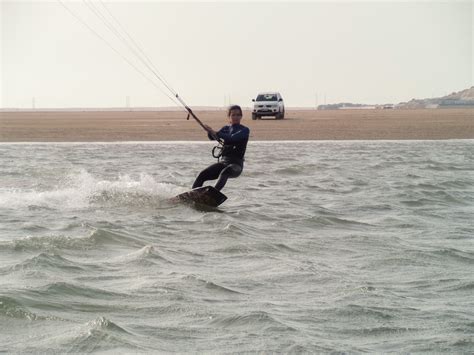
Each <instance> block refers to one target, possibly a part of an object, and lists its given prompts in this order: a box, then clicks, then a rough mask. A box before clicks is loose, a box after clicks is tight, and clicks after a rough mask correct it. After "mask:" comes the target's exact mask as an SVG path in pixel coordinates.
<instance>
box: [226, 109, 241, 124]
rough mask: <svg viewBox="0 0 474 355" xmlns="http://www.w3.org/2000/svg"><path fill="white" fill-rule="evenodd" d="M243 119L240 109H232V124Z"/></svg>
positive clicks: (230, 118)
mask: <svg viewBox="0 0 474 355" xmlns="http://www.w3.org/2000/svg"><path fill="white" fill-rule="evenodd" d="M241 119H242V113H241V112H240V110H231V111H230V116H229V122H230V124H239V123H240V120H241Z"/></svg>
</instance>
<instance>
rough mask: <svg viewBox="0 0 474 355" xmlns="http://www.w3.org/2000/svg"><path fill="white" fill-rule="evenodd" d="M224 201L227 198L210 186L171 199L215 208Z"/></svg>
mask: <svg viewBox="0 0 474 355" xmlns="http://www.w3.org/2000/svg"><path fill="white" fill-rule="evenodd" d="M225 200H227V196H226V195H224V194H223V193H222V192H220V191H218V190H216V189H215V188H214V187H212V186H204V187H198V188H195V189H193V190H191V191H187V192H184V193H182V194H179V195H178V196H176V197H174V198H173V201H183V202H195V203H198V204H201V205H206V206H211V207H217V206H219V205H220V204H222V203H223V202H224V201H225Z"/></svg>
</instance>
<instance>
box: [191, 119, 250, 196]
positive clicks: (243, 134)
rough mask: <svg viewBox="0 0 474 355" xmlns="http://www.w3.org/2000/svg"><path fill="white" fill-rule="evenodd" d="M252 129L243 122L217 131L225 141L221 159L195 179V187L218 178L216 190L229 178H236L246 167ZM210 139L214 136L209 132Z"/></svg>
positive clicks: (218, 135)
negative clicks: (246, 151)
mask: <svg viewBox="0 0 474 355" xmlns="http://www.w3.org/2000/svg"><path fill="white" fill-rule="evenodd" d="M249 133H250V130H249V129H248V127H245V126H242V125H241V124H236V125H228V126H224V127H222V128H221V130H220V131H219V132H217V137H219V138H220V139H222V140H223V141H224V147H223V149H222V155H221V158H220V161H219V162H218V163H216V164H212V165H211V166H209V167H207V168H206V169H204V170H203V171H201V173H200V174H199V175H198V177H197V178H196V181H194V184H193V189H194V188H196V187H201V186H202V185H203V184H204V182H205V181H207V180H215V179H217V178H219V180H217V183H216V186H215V188H216V190H221V189H222V188H223V187H224V185H225V183H226V182H227V179H228V178H236V177H237V176H239V175H240V174H241V173H242V170H243V168H244V155H245V150H246V148H247V142H248V140H249ZM208 137H209V139H211V140H214V138H213V137H212V136H211V135H210V134H208Z"/></svg>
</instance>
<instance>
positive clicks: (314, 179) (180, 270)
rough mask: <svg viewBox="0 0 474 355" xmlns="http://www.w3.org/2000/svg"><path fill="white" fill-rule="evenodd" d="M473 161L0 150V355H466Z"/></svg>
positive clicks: (432, 147) (413, 146) (184, 147)
mask: <svg viewBox="0 0 474 355" xmlns="http://www.w3.org/2000/svg"><path fill="white" fill-rule="evenodd" d="M473 144H474V142H473V141H439V142H423V141H418V142H298V143H284V144H282V143H281V142H266V143H252V142H251V143H250V144H249V147H248V153H247V154H248V155H247V160H246V165H245V170H244V172H243V174H242V176H241V177H239V178H238V179H230V180H229V181H228V185H227V186H226V188H225V190H224V193H225V194H226V195H227V196H228V200H227V201H226V203H225V204H224V205H222V207H221V208H219V209H217V210H216V209H214V210H205V209H199V208H196V207H195V206H192V205H181V204H171V203H169V202H168V199H169V198H170V197H171V196H174V195H175V194H178V193H181V192H183V191H184V190H186V189H187V188H188V187H189V186H191V185H192V183H193V180H194V177H195V176H196V174H197V173H198V171H199V170H200V169H201V168H203V167H205V166H207V165H208V164H210V163H212V162H213V160H212V159H211V158H208V154H209V146H208V145H206V144H194V143H180V144H173V143H160V144H153V143H146V144H141V143H129V144H72V145H71V144H59V145H54V144H41V145H29V144H23V145H18V144H16V145H9V144H1V145H0V166H2V167H4V169H3V170H2V171H1V172H0V180H1V181H2V186H0V227H1V228H0V255H1V258H0V284H1V285H2V286H1V290H0V319H2V320H3V322H0V333H1V334H2V337H3V338H2V349H1V350H2V351H5V352H12V353H16V352H18V353H30V352H31V353H43V352H58V353H63V352H75V353H77V352H79V353H82V352H110V353H112V352H113V353H129V352H132V353H133V352H172V353H176V352H178V353H187V352H198V353H225V352H231V353H233V352H250V353H254V352H262V353H266V352H275V353H292V352H303V353H306V352H342V353H345V352H371V353H374V352H375V353H378V352H457V353H469V352H471V351H472V346H473V343H472V341H471V339H470V338H469V337H468V336H467V334H469V333H470V332H472V329H473V324H474V314H473V313H472V311H471V310H470V309H471V308H472V307H471V306H472V301H471V298H472V297H471V293H472V290H473V289H474V286H473V285H474V279H473V277H472V270H471V269H472V265H473V261H474V249H473V247H472V242H471V241H472V236H473V233H474V225H473V224H472V216H473V214H474V207H473V206H474V157H473V155H472V150H473V147H474V145H473ZM20 148H21V149H20ZM31 157H34V158H35V159H31ZM25 339H28V341H25Z"/></svg>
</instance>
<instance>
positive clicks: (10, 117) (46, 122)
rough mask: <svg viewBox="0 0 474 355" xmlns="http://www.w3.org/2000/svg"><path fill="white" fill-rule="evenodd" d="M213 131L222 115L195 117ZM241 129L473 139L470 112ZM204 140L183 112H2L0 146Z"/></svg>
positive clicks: (327, 115)
mask: <svg viewBox="0 0 474 355" xmlns="http://www.w3.org/2000/svg"><path fill="white" fill-rule="evenodd" d="M195 113H196V114H197V116H198V117H199V118H200V119H201V120H202V121H203V122H204V123H206V124H208V125H210V126H211V127H213V128H215V129H218V128H220V127H222V126H223V125H225V124H226V123H227V118H226V113H225V111H223V110H222V111H196V112H195ZM250 117H251V114H250V111H245V112H244V119H243V121H242V123H243V124H244V125H247V126H249V127H250V129H251V140H255V141H265V140H377V139H390V140H403V139H473V138H474V110H473V109H419V110H327V111H311V110H288V111H287V115H286V118H285V119H284V120H274V119H272V118H268V119H262V120H256V121H253V120H252V119H251V118H250ZM200 140H203V141H204V140H207V137H206V135H205V133H204V131H203V130H202V128H201V127H200V126H199V125H198V124H197V123H196V122H195V121H194V120H193V119H192V118H191V119H190V120H189V121H188V120H186V113H185V112H177V111H86V112H71V111H70V112H66V111H52V112H1V113H0V141H1V142H113V141H200Z"/></svg>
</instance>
